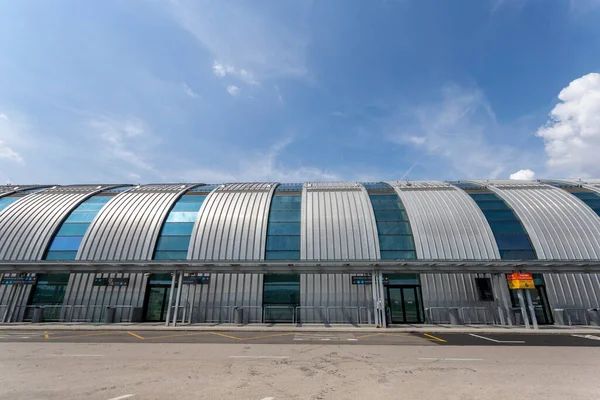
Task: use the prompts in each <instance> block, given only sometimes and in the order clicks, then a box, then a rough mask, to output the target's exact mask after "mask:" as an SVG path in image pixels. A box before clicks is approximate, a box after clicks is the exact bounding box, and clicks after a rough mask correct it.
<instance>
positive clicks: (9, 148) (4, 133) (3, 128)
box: [0, 113, 26, 164]
mask: <svg viewBox="0 0 600 400" xmlns="http://www.w3.org/2000/svg"><path fill="white" fill-rule="evenodd" d="M25 140H26V139H25V138H24V137H23V132H22V130H21V126H19V124H18V123H16V122H13V121H11V120H10V119H9V118H8V115H6V114H4V113H0V161H1V160H6V161H9V162H12V163H17V164H25V159H24V158H23V156H22V155H21V154H20V153H19V152H18V151H17V150H15V148H16V146H19V143H24V141H25Z"/></svg>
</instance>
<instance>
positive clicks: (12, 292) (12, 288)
mask: <svg viewBox="0 0 600 400" xmlns="http://www.w3.org/2000/svg"><path fill="white" fill-rule="evenodd" d="M5 290H8V286H7V288H6V289H5ZM16 291H17V287H16V286H10V292H9V293H8V299H7V301H6V310H4V315H2V322H8V321H7V319H6V318H7V317H8V314H9V312H10V309H11V307H12V303H13V299H14V297H15V293H16Z"/></svg>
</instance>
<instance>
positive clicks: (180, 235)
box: [154, 186, 212, 260]
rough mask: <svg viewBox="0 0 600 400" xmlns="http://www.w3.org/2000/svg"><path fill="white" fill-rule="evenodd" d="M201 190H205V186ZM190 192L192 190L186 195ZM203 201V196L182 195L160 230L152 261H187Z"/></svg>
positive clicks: (204, 197) (204, 198)
mask: <svg viewBox="0 0 600 400" xmlns="http://www.w3.org/2000/svg"><path fill="white" fill-rule="evenodd" d="M201 188H205V189H207V187H205V186H201ZM211 190H212V189H211ZM191 192H194V189H192V190H190V191H188V192H187V193H191ZM204 200H206V196H204V195H190V194H184V195H183V196H181V197H180V198H179V199H178V200H177V202H176V203H175V205H174V206H173V208H172V209H171V211H169V215H168V216H167V219H166V221H165V222H164V223H163V226H162V228H161V230H160V234H159V236H158V242H157V243H156V249H155V251H154V260H186V259H187V253H188V249H189V246H190V238H191V236H192V231H193V230H194V224H195V222H196V218H197V217H198V212H199V211H200V208H201V207H202V204H203V203H204Z"/></svg>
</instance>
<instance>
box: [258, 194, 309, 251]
mask: <svg viewBox="0 0 600 400" xmlns="http://www.w3.org/2000/svg"><path fill="white" fill-rule="evenodd" d="M287 193H290V194H289V195H288V194H287ZM291 193H294V192H290V190H285V191H280V192H278V191H277V190H276V191H275V195H274V196H273V198H272V200H271V208H270V210H269V225H268V229H267V248H266V252H265V259H266V260H299V259H300V208H301V206H302V196H301V195H300V194H298V195H294V194H291Z"/></svg>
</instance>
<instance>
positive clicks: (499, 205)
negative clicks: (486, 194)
mask: <svg viewBox="0 0 600 400" xmlns="http://www.w3.org/2000/svg"><path fill="white" fill-rule="evenodd" d="M477 204H478V205H479V207H480V208H481V209H482V210H486V209H497V210H508V209H509V208H508V206H507V205H506V203H505V202H504V201H502V200H481V201H479V200H478V201H477Z"/></svg>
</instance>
